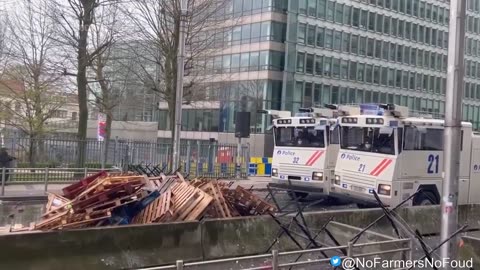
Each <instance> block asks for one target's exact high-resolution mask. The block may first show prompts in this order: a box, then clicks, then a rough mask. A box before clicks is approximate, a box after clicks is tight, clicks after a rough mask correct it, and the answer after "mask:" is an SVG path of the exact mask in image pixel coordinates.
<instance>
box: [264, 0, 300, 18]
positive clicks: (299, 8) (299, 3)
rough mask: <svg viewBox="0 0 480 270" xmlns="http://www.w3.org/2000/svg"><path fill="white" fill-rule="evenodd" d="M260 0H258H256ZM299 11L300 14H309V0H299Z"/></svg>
mask: <svg viewBox="0 0 480 270" xmlns="http://www.w3.org/2000/svg"><path fill="white" fill-rule="evenodd" d="M256 1H258V0H256ZM298 12H299V13H300V14H304V15H307V0H299V1H298Z"/></svg>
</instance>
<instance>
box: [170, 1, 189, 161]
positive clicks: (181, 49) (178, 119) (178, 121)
mask: <svg viewBox="0 0 480 270" xmlns="http://www.w3.org/2000/svg"><path fill="white" fill-rule="evenodd" d="M186 15H187V0H180V30H179V34H178V53H177V89H176V97H175V130H174V137H173V159H172V160H173V164H172V165H173V166H172V168H173V170H176V169H178V167H179V165H180V132H181V131H182V103H183V102H182V100H183V73H184V61H185V60H184V58H185V19H186V18H185V17H186Z"/></svg>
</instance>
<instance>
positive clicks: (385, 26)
mask: <svg viewBox="0 0 480 270" xmlns="http://www.w3.org/2000/svg"><path fill="white" fill-rule="evenodd" d="M390 19H391V18H390V17H388V16H385V17H384V20H383V33H384V34H386V35H389V34H390Z"/></svg>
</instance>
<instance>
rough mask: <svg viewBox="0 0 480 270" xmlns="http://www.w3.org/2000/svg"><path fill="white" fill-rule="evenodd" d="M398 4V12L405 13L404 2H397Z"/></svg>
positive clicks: (402, 0) (403, 0)
mask: <svg viewBox="0 0 480 270" xmlns="http://www.w3.org/2000/svg"><path fill="white" fill-rule="evenodd" d="M398 1H399V2H400V8H399V11H400V12H402V13H405V0H398Z"/></svg>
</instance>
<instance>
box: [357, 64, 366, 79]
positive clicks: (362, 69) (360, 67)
mask: <svg viewBox="0 0 480 270" xmlns="http://www.w3.org/2000/svg"><path fill="white" fill-rule="evenodd" d="M364 73H365V64H362V63H358V65H357V81H359V82H363V81H364V79H365V74H364Z"/></svg>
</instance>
